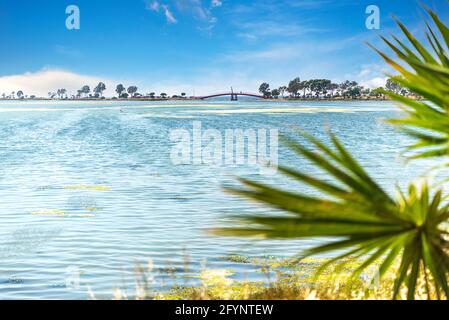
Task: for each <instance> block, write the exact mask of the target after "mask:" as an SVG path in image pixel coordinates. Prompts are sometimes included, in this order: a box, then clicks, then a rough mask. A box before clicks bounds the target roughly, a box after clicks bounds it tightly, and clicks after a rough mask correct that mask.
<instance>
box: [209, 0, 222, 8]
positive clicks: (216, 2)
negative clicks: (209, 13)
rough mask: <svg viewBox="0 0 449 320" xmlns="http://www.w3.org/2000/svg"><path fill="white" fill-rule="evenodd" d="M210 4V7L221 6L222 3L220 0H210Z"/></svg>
mask: <svg viewBox="0 0 449 320" xmlns="http://www.w3.org/2000/svg"><path fill="white" fill-rule="evenodd" d="M211 5H212V7H221V6H222V5H223V2H222V1H220V0H212V1H211Z"/></svg>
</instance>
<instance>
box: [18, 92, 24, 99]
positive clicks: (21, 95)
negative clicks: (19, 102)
mask: <svg viewBox="0 0 449 320" xmlns="http://www.w3.org/2000/svg"><path fill="white" fill-rule="evenodd" d="M17 98H19V99H22V98H23V91H22V90H19V91H17Z"/></svg>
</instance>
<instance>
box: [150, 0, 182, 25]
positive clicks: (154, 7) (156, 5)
mask: <svg viewBox="0 0 449 320" xmlns="http://www.w3.org/2000/svg"><path fill="white" fill-rule="evenodd" d="M146 9H147V10H150V11H154V12H159V11H161V9H162V12H163V14H164V15H165V19H166V20H167V23H168V24H175V23H177V22H178V20H176V18H175V16H174V15H173V13H172V12H171V11H170V7H169V6H168V4H164V3H160V2H158V1H147V2H146Z"/></svg>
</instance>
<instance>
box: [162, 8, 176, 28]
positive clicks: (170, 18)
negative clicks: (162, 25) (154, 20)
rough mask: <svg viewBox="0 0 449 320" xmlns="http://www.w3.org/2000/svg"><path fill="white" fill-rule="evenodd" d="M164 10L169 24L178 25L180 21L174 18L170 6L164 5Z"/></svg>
mask: <svg viewBox="0 0 449 320" xmlns="http://www.w3.org/2000/svg"><path fill="white" fill-rule="evenodd" d="M162 9H164V14H165V18H166V19H167V23H169V24H174V23H177V22H178V20H176V18H175V17H174V16H173V13H172V12H171V11H170V9H169V7H168V5H165V4H164V5H162Z"/></svg>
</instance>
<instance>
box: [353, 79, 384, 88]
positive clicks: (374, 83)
mask: <svg viewBox="0 0 449 320" xmlns="http://www.w3.org/2000/svg"><path fill="white" fill-rule="evenodd" d="M387 79H388V78H387V77H376V78H373V79H368V80H364V81H362V82H361V83H360V84H361V85H362V86H364V87H365V88H371V89H375V88H379V87H384V86H385V84H386V83H387Z"/></svg>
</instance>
